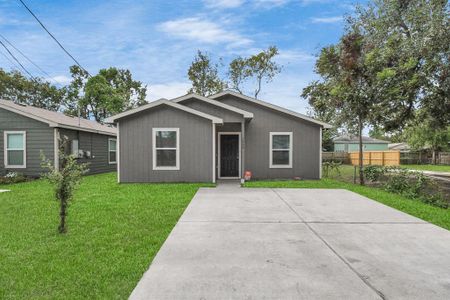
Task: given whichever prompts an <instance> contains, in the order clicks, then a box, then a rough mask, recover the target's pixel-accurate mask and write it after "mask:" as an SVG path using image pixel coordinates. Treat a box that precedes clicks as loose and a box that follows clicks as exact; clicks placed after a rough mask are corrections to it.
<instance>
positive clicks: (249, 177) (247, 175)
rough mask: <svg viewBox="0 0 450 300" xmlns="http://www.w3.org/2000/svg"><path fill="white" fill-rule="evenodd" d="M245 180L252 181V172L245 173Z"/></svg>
mask: <svg viewBox="0 0 450 300" xmlns="http://www.w3.org/2000/svg"><path fill="white" fill-rule="evenodd" d="M244 179H245V180H250V179H252V172H251V171H245V172H244Z"/></svg>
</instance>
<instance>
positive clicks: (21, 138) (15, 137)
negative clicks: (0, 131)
mask: <svg viewBox="0 0 450 300" xmlns="http://www.w3.org/2000/svg"><path fill="white" fill-rule="evenodd" d="M4 141H5V142H4V144H5V149H4V151H5V167H6V168H26V165H27V162H26V160H27V159H26V133H25V131H5V134H4Z"/></svg>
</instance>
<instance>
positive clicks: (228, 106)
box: [170, 93, 253, 119]
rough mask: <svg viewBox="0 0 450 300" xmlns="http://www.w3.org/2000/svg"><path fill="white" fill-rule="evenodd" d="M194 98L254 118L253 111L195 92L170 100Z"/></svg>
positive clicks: (247, 117)
mask: <svg viewBox="0 0 450 300" xmlns="http://www.w3.org/2000/svg"><path fill="white" fill-rule="evenodd" d="M192 98H194V99H197V100H200V101H203V102H206V103H209V104H211V105H215V106H218V107H222V108H224V109H226V110H229V111H232V112H235V113H237V114H240V115H243V116H244V118H246V119H252V118H253V113H251V112H248V111H245V110H243V109H240V108H238V107H234V106H231V105H228V104H225V103H222V102H220V101H216V100H212V99H209V98H207V97H204V96H201V95H197V94H193V93H191V94H187V95H184V96H181V97H177V98H174V99H171V100H170V101H172V102H175V103H180V102H183V101H185V100H189V99H192Z"/></svg>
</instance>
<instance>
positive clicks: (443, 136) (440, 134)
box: [404, 119, 450, 151]
mask: <svg viewBox="0 0 450 300" xmlns="http://www.w3.org/2000/svg"><path fill="white" fill-rule="evenodd" d="M404 136H405V138H406V139H407V141H408V144H409V145H410V146H411V147H412V148H413V149H417V150H419V149H423V148H430V149H432V150H433V151H443V150H447V148H448V146H449V142H450V126H449V127H448V128H439V127H435V126H433V123H432V122H431V121H430V120H429V119H422V120H420V121H419V122H417V123H416V124H414V125H412V126H410V127H409V128H407V129H406V130H405V133H404Z"/></svg>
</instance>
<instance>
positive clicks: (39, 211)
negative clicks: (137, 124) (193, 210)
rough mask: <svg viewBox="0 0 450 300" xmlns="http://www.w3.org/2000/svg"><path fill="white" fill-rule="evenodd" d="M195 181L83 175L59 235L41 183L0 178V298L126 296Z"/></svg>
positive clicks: (46, 188) (194, 187)
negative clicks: (131, 181)
mask: <svg viewBox="0 0 450 300" xmlns="http://www.w3.org/2000/svg"><path fill="white" fill-rule="evenodd" d="M200 186H207V185H206V184H121V185H119V184H117V183H116V174H115V173H109V174H102V175H93V176H87V177H85V178H83V182H82V184H81V186H80V188H79V190H77V192H76V195H75V201H74V202H73V204H72V206H71V207H70V208H69V217H68V233H67V234H65V235H61V234H58V233H57V226H58V204H57V202H56V201H55V200H53V195H52V189H51V187H50V185H49V184H48V183H46V182H45V181H42V180H37V181H33V182H26V183H20V184H14V185H9V186H8V185H2V186H1V188H2V189H10V190H11V192H6V193H0V299H32V298H33V299H36V298H41V299H99V298H101V299H125V298H127V297H128V296H129V295H130V293H131V291H132V290H133V288H134V287H135V285H136V284H137V282H138V281H139V279H140V278H141V276H142V274H143V273H144V271H145V270H146V269H147V267H148V266H149V264H150V262H151V261H152V259H153V257H154V256H155V254H156V253H157V251H158V250H159V248H160V247H161V245H162V244H163V242H164V241H165V239H166V238H167V236H168V235H169V233H170V231H171V230H172V228H173V226H174V225H175V224H176V222H177V221H178V219H179V217H180V216H181V214H182V213H183V211H184V209H185V208H186V206H187V205H188V204H189V202H190V200H191V199H192V197H193V196H194V194H195V193H196V191H197V189H198V188H199V187H200Z"/></svg>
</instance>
